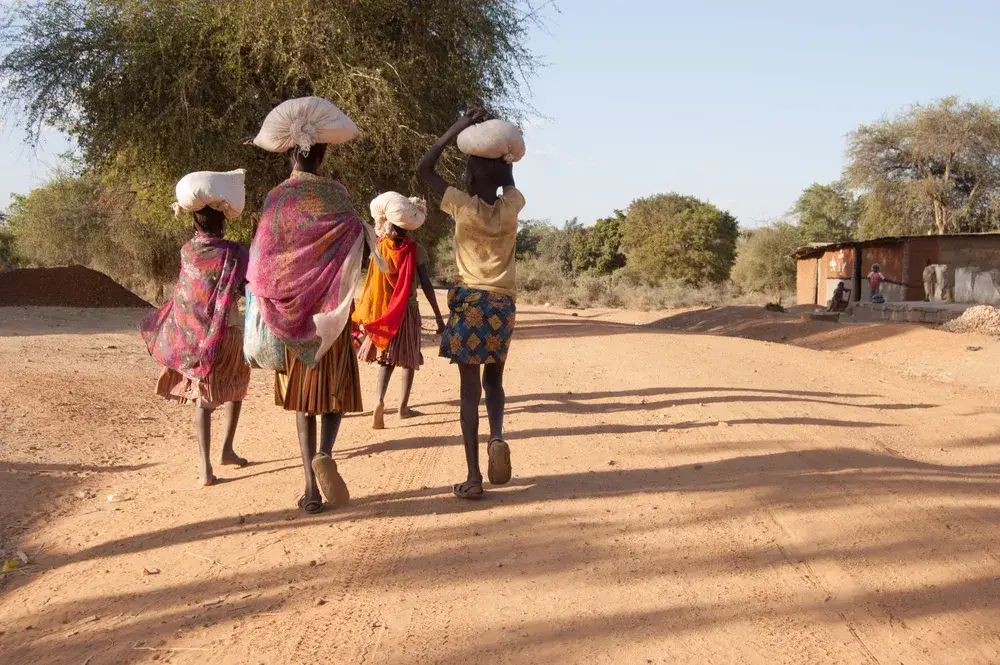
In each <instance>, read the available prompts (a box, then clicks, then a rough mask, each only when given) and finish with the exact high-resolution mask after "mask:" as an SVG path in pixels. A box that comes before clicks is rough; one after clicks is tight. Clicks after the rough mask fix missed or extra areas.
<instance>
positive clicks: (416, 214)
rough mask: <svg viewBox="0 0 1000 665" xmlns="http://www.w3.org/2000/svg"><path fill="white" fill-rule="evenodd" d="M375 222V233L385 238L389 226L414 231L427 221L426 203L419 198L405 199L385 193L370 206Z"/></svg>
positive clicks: (399, 195)
mask: <svg viewBox="0 0 1000 665" xmlns="http://www.w3.org/2000/svg"><path fill="white" fill-rule="evenodd" d="M370 209H371V213H372V219H374V220H375V233H377V234H378V235H380V236H385V235H387V234H388V233H389V226H390V225H392V226H398V227H399V228H401V229H406V230H407V231H416V230H417V229H419V228H420V227H421V226H423V225H424V221H425V220H426V219H427V202H426V201H424V200H423V199H421V198H417V197H413V198H409V199H408V198H406V197H405V196H403V195H402V194H399V193H397V192H386V193H385V194H379V195H378V196H376V197H375V198H374V199H373V200H372V203H371V206H370Z"/></svg>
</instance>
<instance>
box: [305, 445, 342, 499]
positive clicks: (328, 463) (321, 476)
mask: <svg viewBox="0 0 1000 665" xmlns="http://www.w3.org/2000/svg"><path fill="white" fill-rule="evenodd" d="M312 470H313V473H315V474H316V482H317V483H319V489H320V491H321V492H323V496H325V497H326V500H327V501H328V502H329V503H330V505H332V506H334V507H339V506H346V505H347V503H348V502H349V501H350V500H351V492H350V491H349V490H348V489H347V483H345V482H344V478H343V476H341V475H340V472H339V471H338V470H337V463H336V462H334V461H333V459H332V458H331V457H330V456H329V455H327V454H325V453H319V454H318V455H316V457H313V460H312Z"/></svg>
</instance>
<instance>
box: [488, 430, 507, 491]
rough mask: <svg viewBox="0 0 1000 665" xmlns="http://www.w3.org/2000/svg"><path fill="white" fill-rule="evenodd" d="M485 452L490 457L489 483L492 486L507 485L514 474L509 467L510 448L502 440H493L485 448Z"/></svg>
mask: <svg viewBox="0 0 1000 665" xmlns="http://www.w3.org/2000/svg"><path fill="white" fill-rule="evenodd" d="M486 452H487V454H488V455H489V457H490V464H489V474H488V475H489V478H490V482H491V483H492V484H494V485H506V484H507V483H509V482H510V477H511V475H512V474H513V472H514V471H513V469H512V468H511V465H510V446H509V445H507V442H506V441H504V440H503V439H493V440H492V441H490V443H489V445H488V446H486Z"/></svg>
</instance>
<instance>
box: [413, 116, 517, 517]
mask: <svg viewBox="0 0 1000 665" xmlns="http://www.w3.org/2000/svg"><path fill="white" fill-rule="evenodd" d="M465 132H469V133H467V134H466V133H465ZM456 141H457V142H458V143H459V148H460V149H462V151H463V152H465V153H466V154H469V155H470V156H469V158H468V162H467V165H466V173H465V183H464V184H465V191H462V190H459V189H456V188H455V187H450V186H449V185H448V183H447V182H445V180H444V178H442V177H441V176H440V175H439V174H438V173H437V172H436V171H435V166H436V165H437V163H438V160H439V159H440V158H441V154H442V153H443V152H444V151H445V149H446V148H447V147H448V146H449V145H451V144H452V143H455V142H456ZM523 155H524V142H523V139H522V138H521V135H520V131H519V130H517V128H516V127H514V126H513V125H510V124H508V123H505V122H503V121H501V120H490V121H486V116H485V114H484V112H483V111H482V110H480V109H476V110H473V111H470V112H469V113H467V114H466V115H465V116H463V117H462V118H461V119H459V121H458V122H456V123H455V124H454V125H453V126H452V127H451V129H449V130H448V131H447V132H446V133H445V134H444V136H442V137H441V138H440V139H439V140H438V141H437V143H435V144H434V145H433V146H431V148H430V150H428V152H427V154H426V155H424V156H423V158H422V159H421V160H420V163H419V165H418V167H417V168H418V172H419V174H420V177H421V178H422V179H423V180H424V181H426V182H427V184H428V185H430V187H431V188H432V189H433V190H434V191H435V192H437V193H438V194H440V195H441V196H442V197H443V198H442V201H441V210H443V211H444V212H446V213H447V214H449V215H451V216H452V217H453V218H454V220H455V262H456V264H457V268H458V274H459V278H460V285H459V286H456V287H454V288H452V289H451V291H449V293H448V308H449V310H450V315H449V319H448V324H447V326H446V328H445V331H444V335H443V336H442V338H441V356H442V357H445V358H449V359H451V361H452V362H453V363H455V364H457V365H458V370H459V376H460V379H461V422H462V438H463V441H464V444H465V459H466V464H467V466H468V476H467V477H466V480H465V482H463V483H460V484H457V485H455V486H454V487H453V491H454V493H455V495H456V496H458V497H459V498H463V499H477V498H479V497H480V496H482V494H483V475H482V472H481V471H480V468H479V402H480V399H481V398H482V394H483V389H485V391H486V412H487V415H488V419H489V427H490V438H489V442H488V445H487V452H488V455H489V479H490V482H491V483H492V484H494V485H503V484H505V483H507V482H509V481H510V478H511V473H512V471H511V459H510V446H509V445H508V444H507V442H506V441H505V440H504V436H503V417H504V407H505V399H506V397H505V394H504V387H503V373H504V365H505V363H506V361H507V352H508V349H509V348H510V340H511V336H512V335H513V333H514V318H515V311H516V307H515V298H516V296H517V285H516V276H515V268H514V253H515V246H516V241H517V216H518V214H519V213H520V212H521V210H522V209H523V208H524V197H523V196H522V195H521V192H519V191H518V190H517V188H516V187H515V186H514V174H513V167H512V164H513V162H516V161H517V160H519V159H520V158H521V157H522V156H523ZM499 188H503V193H502V194H500V195H499V196H498V195H497V190H498V189H499Z"/></svg>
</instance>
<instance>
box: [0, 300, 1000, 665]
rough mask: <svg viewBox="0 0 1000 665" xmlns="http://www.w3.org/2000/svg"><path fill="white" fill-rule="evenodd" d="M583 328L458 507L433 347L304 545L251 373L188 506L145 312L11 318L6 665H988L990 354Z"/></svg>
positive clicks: (1, 467)
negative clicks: (233, 424) (231, 451)
mask: <svg viewBox="0 0 1000 665" xmlns="http://www.w3.org/2000/svg"><path fill="white" fill-rule="evenodd" d="M576 314H577V316H572V315H571V313H568V312H562V311H559V310H545V309H532V308H524V309H523V311H522V313H521V314H520V315H519V320H518V323H519V329H518V333H517V338H516V341H515V345H514V347H513V351H512V357H511V361H510V365H509V369H508V378H507V391H508V419H507V425H508V431H509V437H510V440H511V442H512V446H513V449H514V464H515V478H514V480H513V481H512V483H511V484H510V485H509V486H507V487H505V488H503V489H500V490H497V491H490V492H489V495H488V497H487V498H486V499H484V500H483V501H481V502H479V503H463V502H460V501H458V500H457V499H455V498H453V497H452V496H451V494H450V490H449V488H450V485H451V484H452V483H453V482H456V481H458V480H460V479H462V477H463V474H464V462H463V457H462V453H461V450H460V447H459V443H458V441H459V438H458V435H459V428H458V423H457V406H456V403H455V397H456V396H457V375H456V374H457V373H456V372H455V371H454V370H453V369H452V368H451V367H449V366H448V365H447V364H446V363H445V362H443V361H441V360H440V359H438V358H437V357H436V353H434V350H433V339H431V338H430V337H428V338H426V339H425V342H426V345H427V346H426V348H425V354H426V356H427V365H426V366H425V368H424V370H423V371H422V372H420V374H419V376H418V379H417V384H416V386H415V390H414V400H413V401H414V406H416V407H417V408H419V409H420V410H421V411H422V412H423V415H422V416H421V417H420V418H418V419H416V420H413V421H407V422H406V423H400V422H399V421H398V420H396V419H395V418H390V419H389V423H388V424H389V426H390V429H388V430H386V431H384V432H373V431H372V430H371V429H369V419H368V418H367V417H352V418H349V419H347V420H345V424H344V427H343V430H342V433H341V437H340V440H339V442H338V445H337V457H338V459H339V462H340V466H341V470H342V471H343V473H344V475H345V477H346V479H347V481H348V483H349V484H350V487H351V490H352V494H353V496H354V502H353V505H352V506H350V507H348V508H346V509H341V510H337V511H330V512H327V513H324V514H322V515H319V516H315V517H306V516H303V515H301V514H299V513H298V512H297V511H296V510H295V509H294V502H295V500H296V498H297V497H298V494H299V492H300V490H301V473H302V472H301V469H300V466H299V462H298V459H297V445H296V442H295V429H294V420H293V418H292V417H291V416H289V415H286V414H285V413H283V412H280V411H278V410H277V409H276V408H275V407H274V406H272V404H271V401H270V400H271V397H270V391H271V379H270V377H269V376H268V375H267V374H266V373H256V374H255V376H254V381H253V386H252V390H251V396H250V398H249V399H248V403H247V405H246V408H245V409H244V419H243V422H242V424H241V429H240V433H239V435H238V439H237V450H238V451H239V452H241V453H243V454H244V455H246V456H248V457H250V458H251V459H252V460H253V461H254V462H255V464H254V465H253V466H251V467H249V468H246V469H243V470H234V469H222V468H217V469H216V473H217V474H218V475H220V476H221V477H223V478H224V479H225V481H226V482H223V483H222V484H220V485H218V486H216V487H213V488H210V489H206V490H192V486H193V484H194V481H195V479H196V464H195V459H196V458H195V450H196V445H195V440H194V435H193V427H192V425H191V422H190V421H191V411H190V409H188V408H184V407H180V406H174V405H170V404H167V403H165V402H163V401H160V400H158V399H157V398H155V397H154V395H153V394H152V387H153V382H154V379H155V376H156V375H157V373H158V370H157V367H156V366H155V364H154V363H153V362H152V361H151V359H150V358H149V357H148V356H147V355H146V353H145V351H144V349H143V347H142V344H141V342H140V340H139V339H138V337H137V335H136V334H135V333H134V326H135V323H136V321H137V319H138V316H139V315H138V313H137V312H135V311H99V312H95V311H89V312H80V311H68V310H23V309H0V376H2V379H0V525H2V532H0V537H2V539H3V542H2V543H0V547H6V548H7V549H8V552H9V551H10V550H12V549H18V548H19V549H21V550H23V551H24V552H25V553H26V554H27V556H28V557H29V559H30V564H29V565H28V566H26V567H24V568H22V569H20V570H17V571H15V572H13V573H10V574H7V575H6V576H4V578H3V579H2V580H0V662H3V663H5V664H8V663H9V664H11V665H13V664H15V663H44V664H49V663H54V664H55V663H66V664H69V665H81V664H87V665H102V664H105V663H148V662H154V661H156V662H160V663H163V662H168V663H265V664H270V663H282V664H284V663H289V664H300V663H301V664H309V665H313V664H314V663H319V662H339V663H393V664H404V663H407V664H409V663H455V664H466V663H472V662H495V663H539V662H546V663H584V662H586V663H638V664H640V665H642V664H645V663H671V664H673V663H698V664H706V663H844V664H850V665H857V664H874V663H878V664H881V665H890V664H891V665H896V664H898V663H905V664H906V665H914V664H919V663H927V664H941V663H949V664H950V663H997V662H1000V635H998V633H1000V628H998V626H1000V583H998V577H997V575H998V573H997V571H998V569H1000V568H998V566H1000V554H998V552H1000V548H998V547H997V541H998V536H1000V492H998V483H997V481H998V474H1000V466H998V462H1000V438H998V437H997V436H996V434H997V431H998V427H1000V412H998V409H997V407H996V400H995V395H996V393H997V389H998V388H1000V379H998V378H997V376H996V369H995V368H996V367H997V361H998V360H1000V357H998V356H1000V348H998V346H1000V345H998V344H997V343H996V342H995V341H994V340H989V339H985V338H973V337H967V336H959V335H948V334H945V333H940V332H937V331H932V330H927V329H924V328H919V327H913V326H896V327H891V326H857V327H846V326H834V325H829V324H800V323H797V322H796V321H795V319H794V317H786V316H781V315H764V314H762V313H761V312H760V311H758V310H744V309H734V310H714V311H710V312H700V313H681V314H675V315H672V316H668V317H666V318H664V315H662V314H661V315H659V316H653V315H640V314H621V313H611V312H578V313H576ZM638 324H650V325H638ZM782 342H785V343H782ZM970 346H973V347H977V346H978V347H983V348H982V350H979V351H969V350H967V349H968V347H970ZM363 380H364V383H365V387H366V391H368V392H370V390H371V389H372V387H373V385H374V372H373V371H372V370H371V369H369V368H365V369H363ZM397 390H398V385H397V384H394V385H393V386H392V388H391V393H390V395H391V400H390V403H391V404H394V403H395V399H396V397H395V396H396V393H397ZM219 429H221V428H219ZM109 495H112V496H114V497H115V498H116V499H117V500H116V501H113V502H108V501H107V500H106V497H108V496H109ZM144 569H146V570H147V571H151V570H156V571H159V574H155V575H147V574H144V572H143V570H144Z"/></svg>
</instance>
